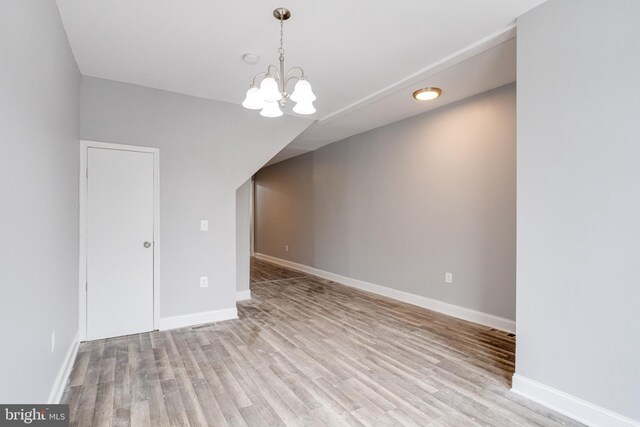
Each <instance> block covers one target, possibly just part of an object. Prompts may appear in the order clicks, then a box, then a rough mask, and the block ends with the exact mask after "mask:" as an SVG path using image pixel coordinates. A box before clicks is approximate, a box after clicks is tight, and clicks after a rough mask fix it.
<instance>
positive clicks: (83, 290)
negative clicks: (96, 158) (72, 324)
mask: <svg viewBox="0 0 640 427" xmlns="http://www.w3.org/2000/svg"><path fill="white" fill-rule="evenodd" d="M89 148H102V149H107V150H119V151H134V152H138V153H151V154H153V329H154V330H157V328H158V324H159V322H158V320H159V318H160V150H159V149H158V148H153V147H141V146H136V145H124V144H112V143H109V142H97V141H87V140H80V171H79V172H80V186H79V187H80V191H79V193H80V194H79V197H80V218H79V219H80V221H79V223H80V224H79V226H80V234H79V237H80V239H79V240H80V242H79V251H78V259H79V274H78V302H79V310H78V329H79V331H78V334H79V337H80V341H86V340H87V286H88V285H87V190H88V187H87V157H88V153H89Z"/></svg>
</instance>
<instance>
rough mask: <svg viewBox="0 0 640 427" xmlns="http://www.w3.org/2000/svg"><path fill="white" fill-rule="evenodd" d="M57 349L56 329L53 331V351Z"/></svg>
mask: <svg viewBox="0 0 640 427" xmlns="http://www.w3.org/2000/svg"><path fill="white" fill-rule="evenodd" d="M55 349H56V331H53V332H51V353H53V351H54V350H55Z"/></svg>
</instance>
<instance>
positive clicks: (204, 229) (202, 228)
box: [200, 219, 209, 231]
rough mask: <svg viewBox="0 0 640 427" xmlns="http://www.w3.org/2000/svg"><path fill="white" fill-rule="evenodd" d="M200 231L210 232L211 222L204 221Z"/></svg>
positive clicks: (201, 222) (201, 223)
mask: <svg viewBox="0 0 640 427" xmlns="http://www.w3.org/2000/svg"><path fill="white" fill-rule="evenodd" d="M200 231H209V221H208V220H206V219H203V220H201V221H200Z"/></svg>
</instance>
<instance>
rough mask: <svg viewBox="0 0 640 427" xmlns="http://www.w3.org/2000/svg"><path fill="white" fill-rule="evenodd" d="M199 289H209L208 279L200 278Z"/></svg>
mask: <svg viewBox="0 0 640 427" xmlns="http://www.w3.org/2000/svg"><path fill="white" fill-rule="evenodd" d="M200 287H201V288H208V287H209V278H208V277H206V276H205V277H201V278H200Z"/></svg>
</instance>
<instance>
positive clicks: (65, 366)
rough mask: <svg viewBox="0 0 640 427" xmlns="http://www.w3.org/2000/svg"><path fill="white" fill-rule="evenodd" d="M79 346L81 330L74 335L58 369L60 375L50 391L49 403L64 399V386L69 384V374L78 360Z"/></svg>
mask: <svg viewBox="0 0 640 427" xmlns="http://www.w3.org/2000/svg"><path fill="white" fill-rule="evenodd" d="M79 346H80V331H78V332H77V333H76V336H75V337H73V341H71V344H70V345H69V349H68V350H67V354H66V355H65V356H64V360H63V361H62V365H60V369H59V370H58V375H56V379H55V381H54V382H53V386H52V387H51V392H50V393H49V399H47V403H50V404H57V403H60V400H62V394H63V393H64V388H65V387H66V386H67V381H69V376H70V375H71V370H72V369H73V364H74V363H75V361H76V355H77V354H78V347H79Z"/></svg>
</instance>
